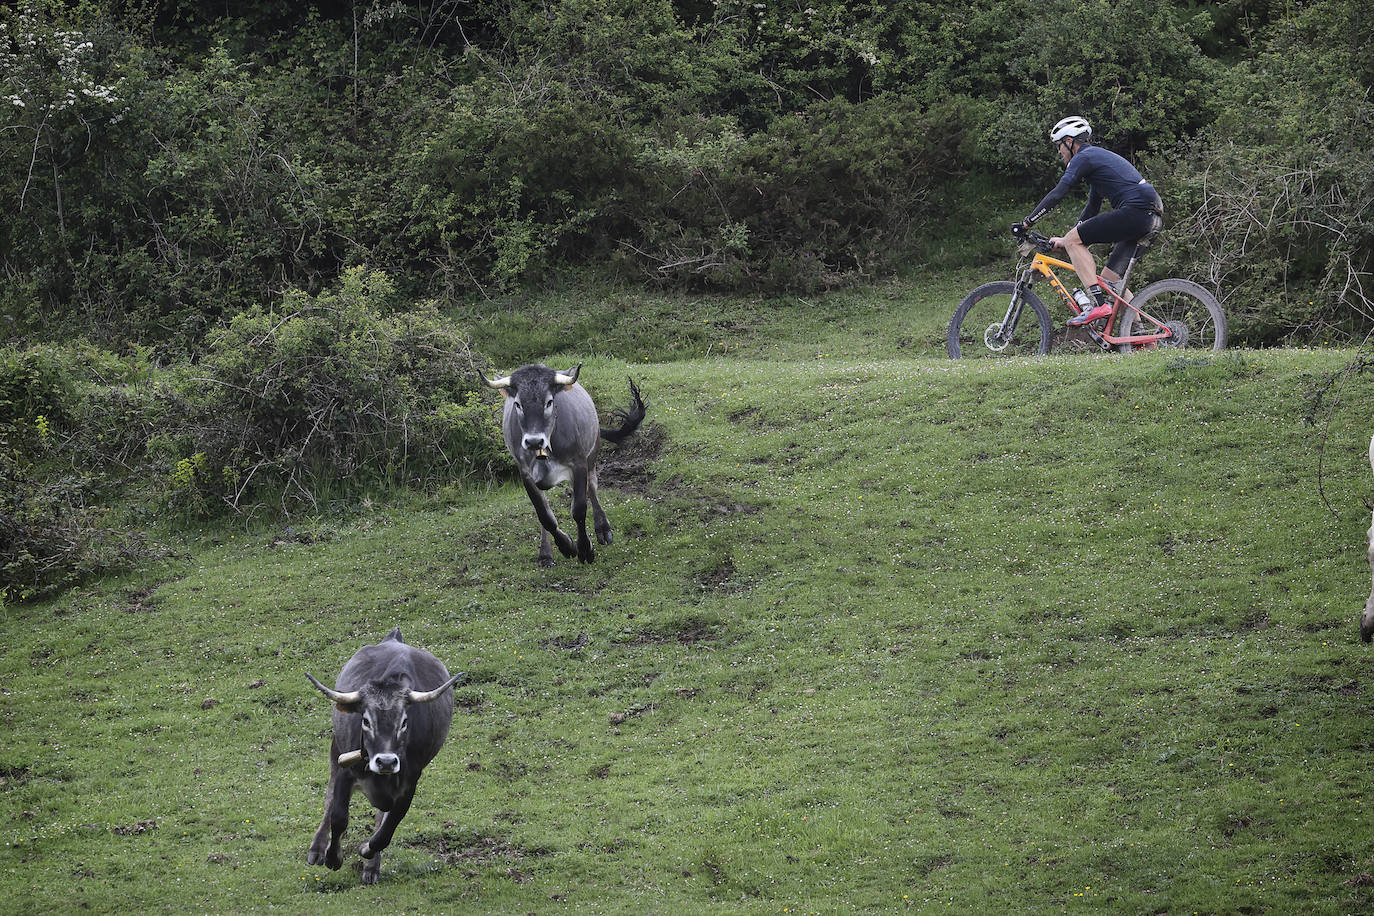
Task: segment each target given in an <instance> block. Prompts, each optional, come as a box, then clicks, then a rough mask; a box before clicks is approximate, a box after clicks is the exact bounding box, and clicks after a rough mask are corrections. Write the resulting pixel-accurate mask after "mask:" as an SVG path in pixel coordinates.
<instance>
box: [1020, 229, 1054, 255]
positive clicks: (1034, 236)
mask: <svg viewBox="0 0 1374 916" xmlns="http://www.w3.org/2000/svg"><path fill="white" fill-rule="evenodd" d="M1011 234H1012V236H1013V237H1015V239H1016V240H1017V241H1018V242H1021V243H1023V244H1028V245H1031V246H1033V247H1034V248H1036V249H1038V250H1040V251H1041V252H1043V253H1045V254H1049V253H1050V252H1052V251H1056V250H1057V249H1056V248H1055V246H1053V245H1051V244H1050V239H1049V236H1046V235H1041V234H1040V233H1038V232H1036V231H1035V230H1034V229H1029V228H1027V227H1025V226H1023V225H1021V224H1020V223H1013V224H1012V227H1011Z"/></svg>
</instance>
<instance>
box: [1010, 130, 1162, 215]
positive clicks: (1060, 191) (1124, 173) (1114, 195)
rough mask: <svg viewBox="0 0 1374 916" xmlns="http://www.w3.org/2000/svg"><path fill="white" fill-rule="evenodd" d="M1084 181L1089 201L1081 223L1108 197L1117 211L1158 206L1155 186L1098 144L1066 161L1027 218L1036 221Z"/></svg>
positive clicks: (1080, 151) (1084, 149)
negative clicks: (1047, 190) (1060, 172)
mask: <svg viewBox="0 0 1374 916" xmlns="http://www.w3.org/2000/svg"><path fill="white" fill-rule="evenodd" d="M1083 181H1086V182H1087V183H1088V188H1089V191H1088V203H1087V204H1086V205H1085V206H1084V207H1083V212H1082V213H1081V214H1080V215H1079V217H1078V221H1079V222H1080V223H1081V222H1083V221H1084V220H1086V219H1090V218H1091V217H1094V216H1096V215H1097V213H1098V211H1099V210H1101V209H1102V201H1103V199H1106V200H1110V201H1111V202H1112V208H1113V209H1118V210H1119V209H1121V208H1122V207H1129V206H1136V207H1139V208H1141V209H1144V210H1153V209H1155V208H1156V207H1157V206H1158V204H1157V202H1158V200H1159V197H1158V195H1157V194H1156V192H1155V189H1154V186H1153V185H1151V184H1150V183H1149V182H1148V181H1146V180H1145V179H1144V178H1142V177H1140V173H1139V172H1137V171H1136V169H1135V166H1133V165H1131V164H1130V163H1129V162H1127V161H1126V160H1125V159H1123V158H1121V157H1120V156H1118V155H1117V154H1116V153H1113V152H1112V151H1111V150H1105V149H1103V148H1102V147H1100V146H1088V147H1084V148H1083V149H1081V150H1079V151H1078V152H1077V153H1075V154H1074V157H1073V158H1072V159H1070V160H1069V167H1068V168H1066V169H1065V170H1064V177H1063V178H1061V179H1059V184H1057V185H1055V186H1054V190H1052V191H1050V193H1048V194H1046V195H1045V199H1044V200H1042V201H1040V203H1039V204H1038V205H1037V206H1036V208H1035V209H1034V210H1032V211H1031V215H1030V216H1028V217H1026V221H1027V222H1028V223H1035V222H1037V221H1039V220H1040V219H1041V218H1042V217H1044V215H1045V214H1046V213H1048V212H1050V211H1051V210H1053V209H1054V208H1055V206H1056V205H1057V204H1058V203H1059V202H1060V201H1061V200H1063V199H1064V196H1065V195H1067V194H1068V193H1069V191H1071V190H1073V188H1074V187H1075V186H1076V185H1078V184H1079V183H1080V182H1083Z"/></svg>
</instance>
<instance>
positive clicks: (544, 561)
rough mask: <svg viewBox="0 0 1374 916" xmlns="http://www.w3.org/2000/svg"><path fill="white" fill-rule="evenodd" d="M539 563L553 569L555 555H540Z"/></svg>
mask: <svg viewBox="0 0 1374 916" xmlns="http://www.w3.org/2000/svg"><path fill="white" fill-rule="evenodd" d="M539 565H540V566H541V567H543V568H544V569H553V557H540V558H539Z"/></svg>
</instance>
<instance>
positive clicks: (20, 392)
mask: <svg viewBox="0 0 1374 916" xmlns="http://www.w3.org/2000/svg"><path fill="white" fill-rule="evenodd" d="M142 369H143V366H142V364H141V361H140V360H138V359H137V358H127V359H124V358H119V357H117V356H115V355H113V354H110V353H106V352H103V351H100V350H97V349H96V348H94V347H91V346H87V345H80V346H64V347H58V346H46V345H44V346H34V347H28V348H23V349H15V348H7V349H4V350H0V601H11V600H21V599H24V598H32V597H41V596H43V595H46V594H50V593H51V592H53V591H56V590H59V589H61V588H64V587H66V586H69V585H71V584H74V583H77V582H80V581H83V580H84V579H86V578H88V577H90V576H94V575H98V574H101V573H105V572H109V571H113V570H119V569H126V568H129V567H131V566H133V565H134V564H136V563H137V562H139V561H141V560H143V559H145V558H146V557H147V556H148V553H149V548H148V547H147V545H146V543H145V540H144V539H143V538H142V537H140V536H138V535H136V534H132V533H128V532H122V531H119V530H116V528H115V527H114V526H112V525H111V523H110V521H109V512H108V508H109V503H108V502H107V500H106V498H105V497H106V495H108V493H109V491H111V490H113V489H115V488H116V487H118V486H119V483H120V480H121V479H122V477H123V476H124V475H126V474H127V473H128V470H129V468H130V466H131V465H130V463H131V462H136V461H137V460H138V458H139V456H141V455H142V442H143V440H144V439H146V436H147V434H148V430H149V429H150V426H151V422H152V418H153V416H154V413H155V411H154V410H153V408H152V405H151V399H150V397H148V394H149V390H148V386H146V385H134V384H132V383H133V382H135V381H136V380H137V378H138V377H139V376H140V374H141V371H142ZM135 405H137V406H135Z"/></svg>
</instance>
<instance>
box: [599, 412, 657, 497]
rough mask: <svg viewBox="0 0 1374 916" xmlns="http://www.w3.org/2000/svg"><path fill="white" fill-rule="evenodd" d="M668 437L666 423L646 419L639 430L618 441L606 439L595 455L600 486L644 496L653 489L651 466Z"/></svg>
mask: <svg viewBox="0 0 1374 916" xmlns="http://www.w3.org/2000/svg"><path fill="white" fill-rule="evenodd" d="M667 441H668V436H667V434H666V433H665V432H664V431H663V427H662V426H660V425H659V424H657V423H645V424H644V425H643V426H641V427H640V428H639V431H638V432H637V433H635V434H634V435H633V436H631V437H630V438H628V439H626V440H625V441H624V442H621V443H619V444H617V445H611V444H609V443H603V444H602V447H601V453H600V455H599V456H598V457H597V459H596V479H597V482H598V484H600V485H601V486H606V487H612V488H614V489H617V490H623V491H625V492H626V493H634V494H635V495H638V496H643V495H645V494H647V493H650V492H652V490H653V489H654V488H653V481H652V477H653V475H652V474H651V473H650V466H651V465H652V464H653V463H654V459H656V458H658V456H659V455H661V454H662V453H663V447H664V444H665V443H666V442H667Z"/></svg>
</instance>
